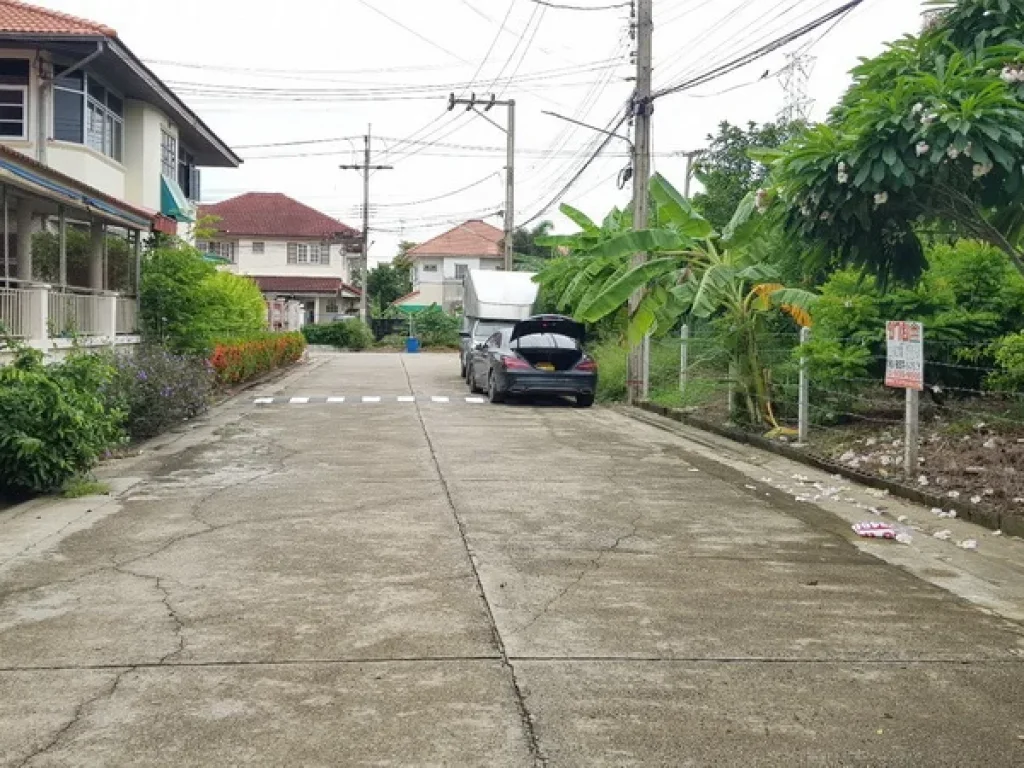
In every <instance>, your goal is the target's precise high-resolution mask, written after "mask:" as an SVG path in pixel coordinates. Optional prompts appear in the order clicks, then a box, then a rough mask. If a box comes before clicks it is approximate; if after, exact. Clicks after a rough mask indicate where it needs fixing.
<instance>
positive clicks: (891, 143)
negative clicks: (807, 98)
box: [757, 0, 1024, 280]
mask: <svg viewBox="0 0 1024 768" xmlns="http://www.w3.org/2000/svg"><path fill="white" fill-rule="evenodd" d="M930 5H932V6H934V7H935V10H936V16H935V17H933V19H932V21H931V22H930V23H929V24H928V25H927V26H926V28H925V30H924V31H923V32H922V33H921V34H920V35H918V36H916V37H906V38H904V39H903V40H900V41H899V42H897V43H894V44H892V45H891V46H890V47H889V49H888V50H887V51H886V52H884V53H883V54H881V55H880V56H878V57H876V58H874V59H869V60H865V61H863V62H862V64H861V65H860V66H859V67H857V68H856V69H855V70H854V72H853V74H854V84H853V86H852V87H851V88H850V89H849V91H848V92H847V93H846V95H845V97H844V98H843V100H842V102H841V103H840V105H839V106H838V107H836V108H835V109H834V110H833V111H832V113H831V115H830V117H829V119H828V120H827V122H825V123H823V124H820V125H815V126H813V127H810V128H809V129H807V130H806V131H805V132H803V133H802V134H801V135H800V136H798V137H797V138H796V139H794V140H793V141H792V142H791V143H790V144H788V145H787V146H785V147H783V148H782V149H780V150H777V151H772V152H764V153H761V154H760V155H759V159H762V160H763V161H766V162H771V164H772V171H773V173H772V177H771V183H770V184H769V185H767V186H766V187H765V188H764V189H763V190H761V191H759V193H758V196H757V206H758V209H759V210H761V211H762V212H765V213H767V212H769V211H771V212H772V213H773V214H775V215H777V216H779V217H780V219H781V221H782V224H783V226H784V228H785V229H786V230H787V231H788V232H789V233H791V234H796V235H799V236H801V237H802V238H803V239H805V240H806V241H807V242H810V243H812V244H814V245H816V246H817V247H818V250H819V251H820V253H821V254H822V255H824V256H825V257H826V259H828V260H829V262H830V263H835V262H840V263H846V264H854V265H858V266H860V267H862V268H864V269H865V270H866V271H869V272H874V273H875V274H876V275H878V276H879V277H880V278H882V279H883V280H884V279H886V278H888V277H895V278H897V279H901V280H912V279H914V278H916V277H917V275H919V274H920V272H921V271H922V269H923V268H924V267H925V257H924V249H923V247H922V244H921V241H920V239H919V236H918V235H919V232H920V231H921V230H922V229H923V228H928V229H930V230H935V229H939V230H941V231H945V232H949V233H951V234H956V235H960V236H963V237H970V238H975V239H978V240H983V241H985V242H988V243H991V244H992V245H995V246H996V247H998V248H1000V249H1001V250H1002V251H1003V252H1005V253H1006V254H1007V256H1008V257H1009V258H1010V260H1011V261H1012V262H1013V264H1014V265H1015V266H1016V267H1017V269H1018V270H1020V271H1021V272H1022V273H1024V252H1022V249H1021V233H1022V231H1024V3H1021V2H1019V0H960V1H959V2H950V0H932V2H931V3H930Z"/></svg>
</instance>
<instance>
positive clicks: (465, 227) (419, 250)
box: [408, 219, 505, 259]
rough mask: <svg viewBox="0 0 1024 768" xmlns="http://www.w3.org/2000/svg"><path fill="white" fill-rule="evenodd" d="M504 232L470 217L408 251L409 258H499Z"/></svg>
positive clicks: (501, 254)
mask: <svg viewBox="0 0 1024 768" xmlns="http://www.w3.org/2000/svg"><path fill="white" fill-rule="evenodd" d="M504 237H505V233H504V232H502V231H501V230H500V229H498V228H497V227H494V226H491V225H490V224H487V223H486V222H483V221H480V220H479V219H471V220H470V221H467V222H465V223H464V224H459V226H457V227H455V228H454V229H449V230H448V231H447V232H445V233H444V234H443V235H438V236H437V237H435V238H434V239H433V240H428V241H427V242H425V243H421V244H420V245H417V246H416V247H415V248H413V249H411V250H410V251H409V254H408V255H409V256H410V257H411V258H414V259H415V258H416V257H423V256H480V257H482V258H485V259H499V258H502V257H503V256H504V251H503V249H502V240H503V239H504Z"/></svg>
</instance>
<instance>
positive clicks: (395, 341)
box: [376, 333, 405, 349]
mask: <svg viewBox="0 0 1024 768" xmlns="http://www.w3.org/2000/svg"><path fill="white" fill-rule="evenodd" d="M376 346H378V347H386V348H388V349H404V348H405V336H402V335H401V334H399V333H391V334H388V335H387V336H385V337H384V338H383V339H381V340H380V341H378V342H377V344H376Z"/></svg>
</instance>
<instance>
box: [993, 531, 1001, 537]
mask: <svg viewBox="0 0 1024 768" xmlns="http://www.w3.org/2000/svg"><path fill="white" fill-rule="evenodd" d="M992 535H993V536H1002V535H1003V532H1002V531H992Z"/></svg>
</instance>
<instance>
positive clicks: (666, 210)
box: [651, 173, 715, 239]
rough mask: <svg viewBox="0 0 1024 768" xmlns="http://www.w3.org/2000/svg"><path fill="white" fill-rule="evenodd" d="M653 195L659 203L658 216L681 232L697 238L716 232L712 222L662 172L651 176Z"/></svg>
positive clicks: (709, 235)
mask: <svg viewBox="0 0 1024 768" xmlns="http://www.w3.org/2000/svg"><path fill="white" fill-rule="evenodd" d="M651 196H652V197H653V198H654V202H655V203H657V205H658V218H659V220H660V221H661V222H663V223H665V222H667V223H670V224H672V225H673V227H674V228H675V229H676V230H677V231H678V232H680V233H682V234H684V235H686V236H687V237H692V238H695V239H704V238H707V237H711V235H713V234H714V231H715V230H714V228H713V227H712V226H711V223H710V222H709V221H707V219H705V218H704V217H703V216H701V215H700V214H699V213H697V212H696V211H695V210H693V206H692V205H690V201H689V200H687V199H686V198H685V197H683V196H682V194H680V192H679V190H677V189H676V188H675V187H673V186H672V185H671V184H670V183H669V182H668V179H666V178H665V177H664V176H662V175H661V174H660V173H656V174H654V176H652V177H651Z"/></svg>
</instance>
